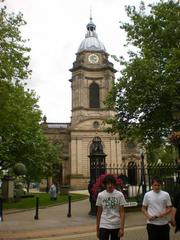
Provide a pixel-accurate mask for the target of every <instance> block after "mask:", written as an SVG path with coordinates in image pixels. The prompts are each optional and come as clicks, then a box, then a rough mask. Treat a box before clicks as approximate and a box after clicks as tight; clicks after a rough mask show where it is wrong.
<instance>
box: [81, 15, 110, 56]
mask: <svg viewBox="0 0 180 240" xmlns="http://www.w3.org/2000/svg"><path fill="white" fill-rule="evenodd" d="M86 28H87V33H86V35H85V39H84V40H83V41H82V42H81V44H80V46H79V49H78V53H80V52H83V51H102V52H106V48H105V46H104V44H103V43H102V42H101V41H99V39H98V36H97V33H96V25H95V24H94V23H93V21H92V17H90V22H89V23H88V24H87V26H86Z"/></svg>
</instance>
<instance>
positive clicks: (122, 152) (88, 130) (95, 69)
mask: <svg viewBox="0 0 180 240" xmlns="http://www.w3.org/2000/svg"><path fill="white" fill-rule="evenodd" d="M70 71H71V73H72V78H71V80H70V82H71V88H72V115H71V122H70V123H61V122H60V123H50V122H47V121H46V118H45V119H44V122H43V123H42V128H43V131H44V133H45V134H46V136H47V137H48V139H49V140H50V141H51V142H52V143H53V144H55V145H56V144H58V145H60V146H62V150H61V151H60V153H59V160H60V165H59V166H58V167H57V169H56V172H57V176H56V179H55V180H56V182H57V183H59V184H60V185H61V186H62V185H70V186H71V188H72V189H87V186H88V182H89V178H90V159H89V157H88V156H89V155H90V149H91V144H92V140H93V139H95V138H96V139H101V147H102V152H103V153H104V154H105V156H106V159H105V160H106V163H107V164H108V165H109V164H111V166H114V167H115V166H116V167H118V166H119V165H120V164H121V163H125V164H126V165H127V166H128V164H132V163H133V164H134V163H135V162H138V159H139V156H138V155H137V151H136V148H135V146H134V145H132V144H129V143H125V142H122V141H120V140H119V138H118V136H117V135H110V134H108V133H107V132H106V131H105V127H106V126H105V125H104V124H105V121H104V120H106V119H107V118H109V117H111V116H113V115H114V114H115V112H114V111H111V110H109V109H107V108H106V106H105V105H104V100H105V99H106V96H107V94H108V92H109V91H110V90H111V87H112V85H113V82H114V79H115V76H114V74H115V72H116V70H115V69H114V67H113V64H112V63H111V62H109V60H108V53H107V51H106V49H105V47H104V45H103V43H102V42H100V41H99V39H98V36H97V34H96V25H95V24H94V23H93V22H92V18H90V22H89V23H88V24H87V33H86V35H85V39H84V40H83V41H82V42H81V44H80V46H79V49H78V51H77V53H76V59H75V62H74V63H73V67H72V69H70ZM127 174H128V173H127ZM131 175H132V174H131Z"/></svg>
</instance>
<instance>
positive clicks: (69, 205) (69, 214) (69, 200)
mask: <svg viewBox="0 0 180 240" xmlns="http://www.w3.org/2000/svg"><path fill="white" fill-rule="evenodd" d="M67 217H71V196H68V214H67Z"/></svg>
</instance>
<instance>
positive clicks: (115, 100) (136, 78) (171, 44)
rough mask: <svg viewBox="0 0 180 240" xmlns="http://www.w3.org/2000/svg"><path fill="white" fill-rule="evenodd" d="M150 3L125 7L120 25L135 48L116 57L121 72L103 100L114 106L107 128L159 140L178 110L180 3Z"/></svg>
mask: <svg viewBox="0 0 180 240" xmlns="http://www.w3.org/2000/svg"><path fill="white" fill-rule="evenodd" d="M149 8H150V12H149V13H147V11H146V9H145V6H144V4H141V6H140V9H139V11H137V10H136V9H135V7H132V6H128V7H127V8H126V12H127V15H128V17H129V18H130V22H128V23H122V24H121V29H123V30H125V31H126V33H127V46H128V45H132V46H133V47H134V48H133V49H135V50H134V51H129V59H128V60H124V59H123V58H121V59H120V64H121V65H122V66H123V70H122V71H121V77H120V78H119V80H118V82H117V83H116V84H115V86H114V87H113V89H112V91H111V93H110V95H109V97H108V99H107V102H106V103H107V105H108V106H109V107H112V106H113V107H114V108H115V110H116V111H117V115H116V117H115V118H113V119H109V120H108V123H111V124H112V128H110V129H108V130H109V131H111V132H119V135H120V138H125V139H136V140H137V139H138V140H139V141H140V142H144V143H146V144H149V143H151V144H154V145H157V146H158V145H160V144H161V143H162V142H163V141H164V140H165V139H167V137H168V135H169V134H170V132H171V131H172V129H173V128H174V127H176V128H177V127H179V126H180V125H179V121H178V120H177V119H173V112H174V110H176V111H180V104H179V103H180V86H179V82H178V81H179V77H180V75H179V69H180V61H179V59H180V49H179V36H180V28H179V20H180V19H179V10H180V7H179V4H178V1H166V2H163V1H160V2H159V3H157V4H156V5H150V6H149Z"/></svg>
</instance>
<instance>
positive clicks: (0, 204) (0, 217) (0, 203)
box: [0, 198, 3, 222]
mask: <svg viewBox="0 0 180 240" xmlns="http://www.w3.org/2000/svg"><path fill="white" fill-rule="evenodd" d="M2 221H3V199H2V198H0V222H2Z"/></svg>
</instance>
